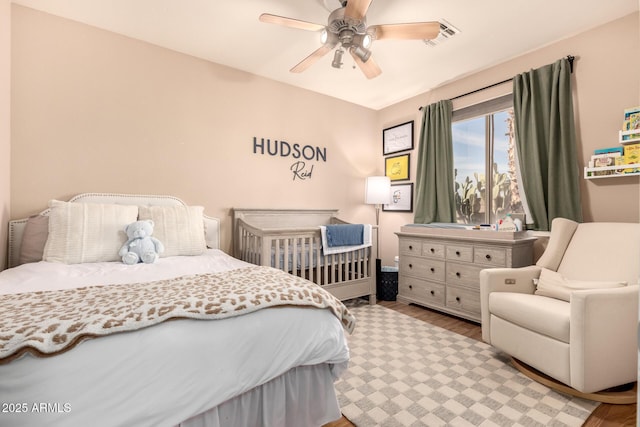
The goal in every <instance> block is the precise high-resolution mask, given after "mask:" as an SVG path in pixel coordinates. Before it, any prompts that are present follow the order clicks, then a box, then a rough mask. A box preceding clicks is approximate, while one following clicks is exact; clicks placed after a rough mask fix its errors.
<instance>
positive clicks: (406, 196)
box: [382, 182, 413, 212]
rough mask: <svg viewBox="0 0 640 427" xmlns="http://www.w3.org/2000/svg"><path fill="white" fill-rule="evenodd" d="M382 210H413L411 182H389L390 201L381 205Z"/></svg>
mask: <svg viewBox="0 0 640 427" xmlns="http://www.w3.org/2000/svg"><path fill="white" fill-rule="evenodd" d="M382 210H383V211H393V212H413V182H409V183H407V184H391V203H389V204H388V205H382Z"/></svg>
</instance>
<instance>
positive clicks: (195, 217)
mask: <svg viewBox="0 0 640 427" xmlns="http://www.w3.org/2000/svg"><path fill="white" fill-rule="evenodd" d="M203 211H204V208H203V207H202V206H140V207H139V219H140V220H145V219H150V220H152V221H153V223H154V227H153V236H154V237H155V238H156V239H158V240H160V241H161V242H162V244H163V245H164V252H163V253H161V254H160V256H161V257H169V256H177V255H202V254H203V253H204V251H205V250H206V249H207V244H206V242H205V238H204V219H203Z"/></svg>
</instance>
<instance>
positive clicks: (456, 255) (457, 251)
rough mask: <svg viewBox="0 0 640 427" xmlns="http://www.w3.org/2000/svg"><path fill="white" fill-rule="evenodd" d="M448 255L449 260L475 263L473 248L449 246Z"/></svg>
mask: <svg viewBox="0 0 640 427" xmlns="http://www.w3.org/2000/svg"><path fill="white" fill-rule="evenodd" d="M446 253H447V259H448V260H454V261H464V262H473V246H465V245H447V250H446Z"/></svg>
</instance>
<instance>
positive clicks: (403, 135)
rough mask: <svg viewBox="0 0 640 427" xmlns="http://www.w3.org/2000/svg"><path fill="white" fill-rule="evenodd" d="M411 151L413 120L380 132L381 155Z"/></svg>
mask: <svg viewBox="0 0 640 427" xmlns="http://www.w3.org/2000/svg"><path fill="white" fill-rule="evenodd" d="M407 150H413V120H411V121H409V122H406V123H401V124H399V125H396V126H392V127H390V128H386V129H384V130H383V131H382V155H383V156H386V155H387V154H393V153H400V152H402V151H407Z"/></svg>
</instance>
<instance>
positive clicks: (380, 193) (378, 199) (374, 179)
mask: <svg viewBox="0 0 640 427" xmlns="http://www.w3.org/2000/svg"><path fill="white" fill-rule="evenodd" d="M364 202H365V203H366V204H368V205H375V207H376V227H378V226H379V225H380V207H382V205H388V204H389V203H390V202H391V180H390V179H389V177H388V176H370V177H368V178H367V182H366V184H365V188H364ZM379 254H380V230H376V259H378V258H380V256H379Z"/></svg>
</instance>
